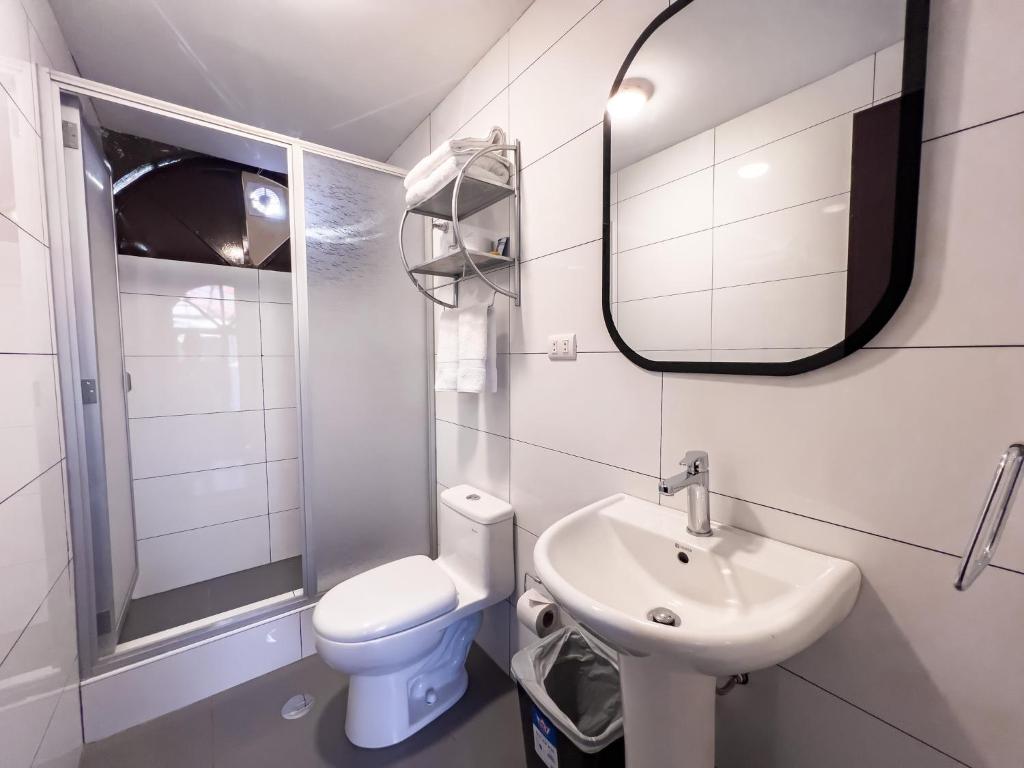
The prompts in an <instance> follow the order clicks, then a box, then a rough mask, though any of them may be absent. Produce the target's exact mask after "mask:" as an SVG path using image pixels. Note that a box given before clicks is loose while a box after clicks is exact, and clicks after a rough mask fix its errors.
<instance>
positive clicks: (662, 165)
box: [612, 130, 715, 201]
mask: <svg viewBox="0 0 1024 768" xmlns="http://www.w3.org/2000/svg"><path fill="white" fill-rule="evenodd" d="M613 161H614V158H613ZM714 162H715V132H714V131H713V130H709V131H704V132H703V133H699V134H697V135H696V136H692V137H691V138H689V139H685V140H683V141H680V142H679V143H678V144H673V145H672V146H671V147H669V148H668V149H663V150H661V151H660V152H656V153H655V154H653V155H649V156H648V157H645V158H644V159H643V160H640V161H638V162H636V163H633V164H632V165H627V166H626V167H625V168H623V169H622V170H620V171H619V172H618V174H616V176H617V177H618V182H617V185H616V190H615V191H616V194H615V195H613V196H612V200H618V201H621V200H625V199H626V198H627V197H632V196H633V195H639V194H640V193H641V192H647V191H648V190H650V189H654V188H655V187H660V186H661V185H662V184H668V182H670V181H675V180H676V179H681V178H682V177H683V176H689V175H690V174H691V173H696V172H697V171H700V170H702V169H704V168H708V167H710V166H711V165H712V164H713V163H714Z"/></svg>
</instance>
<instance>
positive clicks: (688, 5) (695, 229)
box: [602, 0, 929, 376]
mask: <svg viewBox="0 0 1024 768" xmlns="http://www.w3.org/2000/svg"><path fill="white" fill-rule="evenodd" d="M928 5H929V3H928V0H857V2H851V0H764V2H757V3H751V2H749V0H677V2H675V3H674V4H672V5H671V6H669V8H668V9H667V10H665V11H664V12H663V13H661V14H660V15H659V16H658V17H657V18H655V19H654V20H653V21H652V22H651V24H650V25H649V26H648V28H647V29H646V30H645V31H644V33H643V34H642V35H641V36H640V39H639V40H637V42H636V43H635V44H634V45H633V48H632V50H630V52H629V55H628V56H627V57H626V60H625V62H624V63H623V65H622V67H621V68H620V70H619V73H618V76H617V77H616V79H615V82H614V83H613V85H612V89H611V94H610V98H609V102H608V108H607V110H606V112H605V118H604V257H603V259H604V266H603V295H602V302H603V311H604V318H605V323H606V325H607V327H608V331H609V333H610V334H611V336H612V339H613V340H614V341H615V343H616V345H617V346H618V348H619V349H620V350H621V351H622V353H623V354H625V355H626V356H627V357H628V358H629V359H630V360H632V361H633V362H634V363H636V364H637V365H640V366H642V367H644V368H647V369H650V370H657V371H676V372H704V373H736V374H756V375H774V376H787V375H792V374H796V373H802V372H805V371H809V370H813V369H815V368H820V367H821V366H823V365H827V364H829V363H832V362H835V361H836V360H839V359H840V358H843V357H845V356H847V355H849V354H851V353H852V352H854V351H856V350H857V349H860V348H861V347H862V346H864V345H865V344H866V343H867V342H868V341H869V340H871V339H872V338H873V337H874V336H875V335H876V334H877V333H878V332H879V331H880V330H881V329H882V328H883V326H884V325H885V324H886V323H887V322H888V321H889V319H890V318H891V317H892V316H893V314H894V313H895V312H896V309H897V308H898V307H899V305H900V302H901V301H902V300H903V297H904V296H905V295H906V292H907V289H908V288H909V286H910V281H911V278H912V276H913V271H914V243H915V229H916V222H917V199H918V183H919V175H920V160H921V131H922V117H923V106H924V79H925V58H926V46H927V34H928Z"/></svg>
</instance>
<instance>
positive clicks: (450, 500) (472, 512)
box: [441, 485, 512, 525]
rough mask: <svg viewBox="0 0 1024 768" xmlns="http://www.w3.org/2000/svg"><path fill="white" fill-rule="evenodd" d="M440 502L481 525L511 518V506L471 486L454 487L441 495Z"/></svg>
mask: <svg viewBox="0 0 1024 768" xmlns="http://www.w3.org/2000/svg"><path fill="white" fill-rule="evenodd" d="M441 502H442V503H443V504H444V505H445V506H448V507H451V508H452V509H454V510H455V511H456V512H458V513H459V514H461V515H464V516H465V517H468V518H469V519H470V520H472V521H473V522H476V523H480V524H481V525H494V524H495V523H500V522H502V521H503V520H508V519H510V518H511V517H512V505H511V504H509V503H508V502H507V501H502V500H501V499H499V498H496V497H495V496H491V495H490V494H489V493H484V492H483V491H481V490H480V489H479V488H474V487H473V486H471V485H456V486H453V487H451V488H449V489H447V490H446V491H443V492H442V493H441Z"/></svg>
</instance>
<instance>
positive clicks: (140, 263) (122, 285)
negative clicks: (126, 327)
mask: <svg viewBox="0 0 1024 768" xmlns="http://www.w3.org/2000/svg"><path fill="white" fill-rule="evenodd" d="M270 274H272V275H275V276H276V275H282V276H283V277H284V278H285V279H286V280H287V282H288V289H287V295H288V300H289V301H290V300H291V274H290V273H286V272H285V273H282V272H267V273H264V272H261V271H258V270H255V269H239V268H238V267H228V266H222V265H219V264H198V263H195V262H191V261H172V260H169V259H152V258H147V257H144V256H126V255H125V254H120V255H119V256H118V257H117V279H118V289H119V290H120V291H121V293H145V294H150V295H154V296H175V297H179V298H186V297H187V298H195V299H224V300H226V301H231V300H234V301H259V300H260V298H261V290H262V287H261V285H260V281H261V280H264V281H266V282H267V283H268V290H269V291H270V292H271V293H274V294H275V295H276V293H279V292H282V290H283V289H282V286H281V283H282V282H283V281H282V280H281V278H276V280H275V278H267V277H264V275H270ZM264 300H265V301H279V300H280V299H276V298H267V299H264Z"/></svg>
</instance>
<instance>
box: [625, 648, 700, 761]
mask: <svg viewBox="0 0 1024 768" xmlns="http://www.w3.org/2000/svg"><path fill="white" fill-rule="evenodd" d="M619 674H620V678H621V683H622V721H623V728H624V732H625V738H626V766H627V768H665V766H672V767H673V768H714V765H715V678H713V677H709V676H708V675H701V674H699V673H697V672H689V671H685V670H681V669H678V668H676V666H675V662H673V661H672V660H670V659H659V658H658V657H656V656H644V657H638V656H627V655H626V654H624V653H623V654H619Z"/></svg>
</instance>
